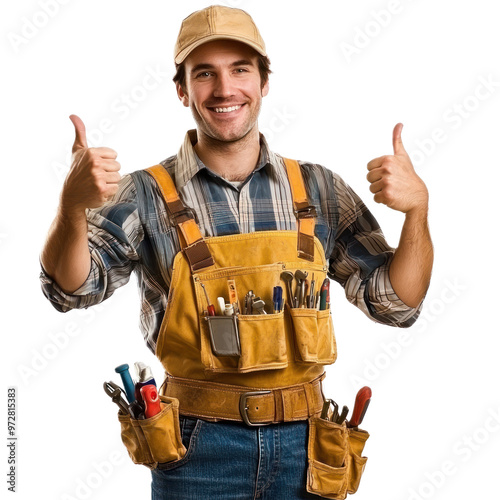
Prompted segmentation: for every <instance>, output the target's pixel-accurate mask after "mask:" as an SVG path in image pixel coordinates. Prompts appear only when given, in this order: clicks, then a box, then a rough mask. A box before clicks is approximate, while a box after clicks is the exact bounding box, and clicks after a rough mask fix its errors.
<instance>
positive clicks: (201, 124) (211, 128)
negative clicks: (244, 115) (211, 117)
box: [191, 100, 262, 147]
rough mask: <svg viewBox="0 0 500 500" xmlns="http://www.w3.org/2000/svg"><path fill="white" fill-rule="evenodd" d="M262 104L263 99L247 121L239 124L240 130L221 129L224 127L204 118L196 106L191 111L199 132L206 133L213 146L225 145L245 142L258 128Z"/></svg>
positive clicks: (205, 135) (206, 138)
mask: <svg viewBox="0 0 500 500" xmlns="http://www.w3.org/2000/svg"><path fill="white" fill-rule="evenodd" d="M261 105H262V100H260V101H259V103H258V104H257V107H256V108H254V109H253V110H252V111H251V113H250V116H249V117H248V119H247V120H246V122H244V123H243V124H242V125H241V126H239V128H238V130H235V131H227V132H226V131H221V128H222V127H217V126H216V125H214V124H213V123H210V122H209V121H207V120H204V119H203V118H202V117H201V116H200V114H199V113H198V111H197V110H196V108H195V107H194V106H191V113H192V115H193V118H194V120H195V122H196V125H197V128H198V133H199V134H202V135H204V137H205V140H206V141H207V142H208V143H211V144H212V146H215V147H217V146H219V147H224V146H225V145H228V144H232V143H236V142H239V141H242V142H245V140H246V139H247V137H248V136H249V135H250V134H251V132H252V131H254V130H255V129H256V128H257V130H258V121H257V119H258V117H259V114H260V110H261ZM245 106H250V104H246V105H245ZM209 112H210V111H209Z"/></svg>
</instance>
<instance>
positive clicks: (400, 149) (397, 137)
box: [392, 123, 406, 155]
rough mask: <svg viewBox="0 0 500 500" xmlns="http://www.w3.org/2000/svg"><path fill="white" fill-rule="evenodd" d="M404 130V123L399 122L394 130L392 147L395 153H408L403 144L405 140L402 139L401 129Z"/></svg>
mask: <svg viewBox="0 0 500 500" xmlns="http://www.w3.org/2000/svg"><path fill="white" fill-rule="evenodd" d="M402 130H403V124H402V123H398V124H396V126H395V127H394V130H393V131H392V147H393V148H394V154H395V155H398V154H406V149H405V148H404V146H403V141H402V140H401V131H402Z"/></svg>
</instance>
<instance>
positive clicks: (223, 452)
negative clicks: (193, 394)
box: [151, 415, 322, 500]
mask: <svg viewBox="0 0 500 500" xmlns="http://www.w3.org/2000/svg"><path fill="white" fill-rule="evenodd" d="M179 420H180V427H181V434H182V441H183V443H184V446H185V447H186V449H187V453H186V455H185V456H184V457H183V458H182V459H181V460H178V461H176V462H173V463H172V464H171V466H170V467H169V466H168V464H167V465H166V466H165V467H166V468H164V469H154V470H153V471H152V483H151V488H152V497H151V498H152V500H166V499H168V500H196V499H207V500H208V499H209V500H223V499H230V500H239V499H241V500H251V499H254V498H258V499H269V500H270V499H272V500H280V499H286V500H293V499H299V498H306V499H307V498H308V499H310V500H318V499H319V498H322V497H320V496H318V495H312V494H310V493H307V491H306V472H307V437H308V423H307V420H302V421H297V422H283V423H279V424H271V425H266V426H261V427H249V426H247V425H246V424H244V423H240V422H230V421H227V420H226V421H219V422H208V421H206V420H201V419H197V418H191V417H185V416H182V415H181V416H180V418H179Z"/></svg>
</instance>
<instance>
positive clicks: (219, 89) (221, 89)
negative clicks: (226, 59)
mask: <svg viewBox="0 0 500 500" xmlns="http://www.w3.org/2000/svg"><path fill="white" fill-rule="evenodd" d="M233 95H234V89H233V84H232V81H231V76H230V75H228V74H226V73H220V74H219V75H218V76H217V81H216V85H215V89H214V96H215V97H224V98H228V97H231V96H233Z"/></svg>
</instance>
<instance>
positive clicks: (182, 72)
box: [172, 54, 272, 91]
mask: <svg viewBox="0 0 500 500" xmlns="http://www.w3.org/2000/svg"><path fill="white" fill-rule="evenodd" d="M258 64H259V73H260V84H261V87H264V85H265V84H266V83H267V81H268V80H269V75H270V74H271V73H272V71H271V61H270V60H269V57H267V56H263V55H261V54H259V55H258ZM175 70H176V73H175V76H174V77H173V78H172V80H173V81H174V83H179V85H180V86H181V88H182V90H184V91H185V90H186V67H185V65H184V62H182V63H180V64H176V65H175Z"/></svg>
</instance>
